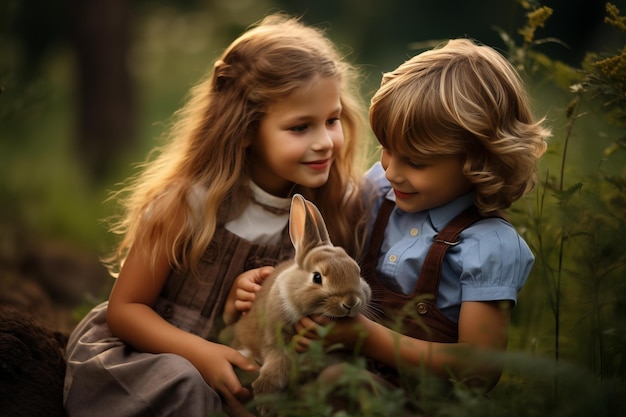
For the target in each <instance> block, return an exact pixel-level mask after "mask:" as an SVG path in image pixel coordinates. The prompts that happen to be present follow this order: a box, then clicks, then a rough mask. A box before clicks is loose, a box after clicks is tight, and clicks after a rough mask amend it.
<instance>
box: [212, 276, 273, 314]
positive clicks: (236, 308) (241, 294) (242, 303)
mask: <svg viewBox="0 0 626 417" xmlns="http://www.w3.org/2000/svg"><path fill="white" fill-rule="evenodd" d="M273 271H274V267H272V266H263V267H261V268H256V269H251V270H249V271H246V272H244V273H242V274H241V275H239V276H238V277H237V279H236V280H235V282H234V284H233V286H232V287H231V289H230V292H229V293H228V298H227V299H226V304H225V305H224V313H223V319H224V322H225V323H226V324H231V323H234V322H235V321H237V319H238V318H239V316H240V315H243V314H246V313H247V312H248V310H250V308H251V307H252V302H253V301H254V299H255V298H256V293H257V292H259V290H260V289H261V284H262V283H263V281H264V280H265V278H267V277H268V276H270V274H271V273H272V272H273Z"/></svg>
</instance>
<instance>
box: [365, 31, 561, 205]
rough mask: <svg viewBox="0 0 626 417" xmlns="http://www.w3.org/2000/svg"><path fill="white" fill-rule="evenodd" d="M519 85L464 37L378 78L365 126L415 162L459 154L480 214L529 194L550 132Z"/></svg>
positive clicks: (506, 66)
mask: <svg viewBox="0 0 626 417" xmlns="http://www.w3.org/2000/svg"><path fill="white" fill-rule="evenodd" d="M543 122H544V119H541V120H535V118H534V116H533V114H532V111H531V107H530V101H529V98H528V95H527V92H526V89H525V86H524V83H523V81H522V79H521V78H520V76H519V74H518V73H517V71H516V70H515V69H514V68H513V66H512V65H511V64H510V63H509V62H508V61H507V60H506V59H505V58H504V57H503V56H502V55H500V54H499V53H498V52H497V51H495V50H494V49H492V48H490V47H488V46H484V45H478V44H476V43H474V42H472V41H470V40H468V39H455V40H451V41H449V42H448V43H447V44H445V46H443V47H440V48H436V49H433V50H430V51H426V52H423V53H421V54H419V55H416V56H414V57H413V58H411V59H409V60H408V61H406V62H404V63H403V64H402V65H400V66H399V67H398V68H397V69H395V70H394V71H392V72H389V73H386V74H385V75H384V76H383V80H382V83H381V87H380V88H379V90H378V91H377V92H376V94H375V95H374V97H373V98H372V103H371V106H370V124H371V126H372V129H373V131H374V133H375V134H376V137H377V138H378V141H379V142H380V143H381V145H382V146H384V147H387V148H389V149H391V150H393V151H397V152H399V153H402V154H403V155H406V156H407V157H408V158H410V157H411V156H414V157H418V158H428V157H441V156H458V157H461V158H463V159H464V161H465V164H464V167H463V172H464V174H465V176H466V177H467V178H468V179H469V181H470V182H471V183H472V184H473V185H474V188H475V190H476V197H475V204H476V206H477V207H478V209H479V210H480V212H481V213H482V214H490V213H497V212H498V211H500V210H502V209H505V208H508V207H509V206H510V205H511V204H512V203H513V202H514V201H516V200H517V199H519V198H520V197H521V196H522V195H524V194H525V193H527V192H529V191H530V190H531V189H532V188H533V186H534V185H535V182H536V169H537V160H538V159H539V158H540V157H541V156H542V155H543V153H544V152H545V150H546V146H547V144H546V138H547V137H548V136H549V135H550V131H549V129H547V128H546V127H544V126H543Z"/></svg>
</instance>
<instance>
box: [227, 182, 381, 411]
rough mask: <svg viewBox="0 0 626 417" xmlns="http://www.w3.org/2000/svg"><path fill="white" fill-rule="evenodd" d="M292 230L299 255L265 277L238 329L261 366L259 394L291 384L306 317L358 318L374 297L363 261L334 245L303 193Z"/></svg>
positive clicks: (240, 341)
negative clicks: (299, 329)
mask: <svg viewBox="0 0 626 417" xmlns="http://www.w3.org/2000/svg"><path fill="white" fill-rule="evenodd" d="M289 234H290V237H291V241H292V243H293V245H294V248H295V257H294V259H292V260H289V261H286V262H283V263H282V264H280V265H278V266H277V267H276V269H275V271H274V272H273V273H272V274H271V275H270V276H269V277H267V278H266V279H265V281H264V282H263V285H262V286H261V290H260V291H259V292H258V293H257V295H256V299H255V301H254V303H253V305H252V308H251V309H250V310H249V311H248V313H247V314H246V315H244V316H243V317H242V318H241V319H240V320H239V321H238V322H237V323H236V324H235V327H234V339H233V346H234V347H235V348H236V349H239V350H241V351H242V352H244V353H245V354H247V356H249V357H250V358H252V359H254V360H256V361H257V362H258V363H260V364H261V369H260V372H259V376H258V378H257V379H256V380H255V381H254V382H253V383H252V389H253V392H254V395H255V396H258V395H261V394H271V393H276V392H279V391H281V390H283V389H284V388H285V387H286V385H287V382H288V378H289V372H290V369H291V361H290V359H289V357H288V354H287V352H286V351H285V346H287V345H288V344H289V342H290V340H291V338H292V337H293V336H294V335H295V330H294V325H295V324H296V323H297V322H298V321H299V320H300V319H301V318H303V317H305V316H310V315H324V316H328V317H347V316H350V317H353V316H356V315H357V314H359V313H361V312H363V311H365V309H366V307H367V306H368V304H369V301H370V299H371V290H370V287H369V285H368V284H367V283H366V282H365V280H364V279H363V278H362V277H361V270H360V268H359V266H358V264H357V262H356V261H355V260H354V259H352V258H351V257H350V256H349V255H348V254H347V253H346V252H345V250H343V249H342V248H340V247H337V246H333V244H332V243H331V241H330V239H329V236H328V231H327V229H326V225H325V223H324V220H323V218H322V215H321V213H320V212H319V210H318V209H317V207H316V206H315V205H314V204H313V203H311V202H310V201H307V200H306V199H304V197H302V196H301V195H300V194H296V195H294V196H293V198H292V201H291V209H290V214H289ZM279 337H280V339H281V340H279V339H278V338H279ZM262 414H263V413H262Z"/></svg>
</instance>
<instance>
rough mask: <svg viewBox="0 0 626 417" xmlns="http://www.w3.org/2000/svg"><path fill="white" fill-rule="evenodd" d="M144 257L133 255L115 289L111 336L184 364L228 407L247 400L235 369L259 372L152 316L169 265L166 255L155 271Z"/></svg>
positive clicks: (233, 355) (141, 253) (228, 351)
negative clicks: (179, 359) (171, 355)
mask: <svg viewBox="0 0 626 417" xmlns="http://www.w3.org/2000/svg"><path fill="white" fill-rule="evenodd" d="M146 252H147V251H139V250H135V249H132V250H131V251H130V253H129V254H128V257H127V258H126V261H125V263H124V265H123V267H122V270H121V271H120V275H119V277H118V279H117V280H116V282H115V284H114V286H113V289H112V291H111V295H110V297H109V306H108V310H107V322H108V324H109V327H110V329H111V331H112V332H113V334H114V335H116V336H117V337H119V338H120V339H122V340H123V341H125V342H126V343H128V344H129V345H131V346H133V347H135V348H136V349H138V350H140V351H143V352H152V353H175V354H177V355H180V356H182V357H184V358H186V359H187V360H189V361H190V362H191V363H192V364H193V365H194V366H195V367H196V368H197V369H198V370H199V371H200V373H201V374H202V376H203V377H204V379H205V380H206V382H207V383H208V384H209V385H210V386H211V387H213V388H214V389H215V390H217V391H218V392H220V393H221V394H223V395H224V396H225V397H226V399H227V402H229V400H230V401H233V400H234V399H235V398H240V399H241V400H244V399H246V397H247V396H248V394H249V393H248V392H247V390H246V389H245V388H243V387H242V386H241V383H240V382H239V380H238V378H237V376H236V375H235V372H234V371H233V365H234V366H237V367H239V368H242V369H244V370H247V371H256V370H257V366H256V365H255V364H254V363H252V362H251V361H250V360H248V359H247V358H245V357H244V356H243V355H241V354H240V353H239V352H237V351H236V350H234V349H232V348H230V347H228V346H224V345H220V344H217V343H212V342H209V341H207V340H205V339H203V338H201V337H199V336H196V335H193V334H191V333H188V332H186V331H183V330H181V329H178V328H177V327H175V326H173V325H172V324H170V323H168V322H167V321H166V320H164V319H163V318H162V317H161V316H159V315H158V314H157V313H156V312H155V311H154V310H153V308H152V306H153V305H154V304H155V303H156V300H157V297H158V296H159V294H160V292H161V289H162V288H163V285H164V283H165V280H166V278H167V276H168V275H169V273H170V265H169V261H168V258H167V255H166V254H165V252H163V253H161V254H160V255H158V256H157V258H156V261H155V263H154V268H152V267H151V266H150V265H151V262H150V255H149V254H147V253H146Z"/></svg>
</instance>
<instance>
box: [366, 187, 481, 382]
mask: <svg viewBox="0 0 626 417" xmlns="http://www.w3.org/2000/svg"><path fill="white" fill-rule="evenodd" d="M394 206H395V205H394V203H393V202H392V201H389V200H387V199H385V200H384V201H383V203H382V205H381V208H380V210H379V212H378V216H377V218H376V223H375V224H374V228H373V230H372V236H371V241H370V248H369V251H368V253H367V254H366V256H365V259H364V261H363V268H362V270H363V277H364V278H365V280H366V281H367V282H368V284H369V285H370V287H371V288H372V303H373V304H374V306H375V308H376V311H377V312H378V311H382V312H383V313H384V317H382V324H384V325H386V326H387V327H389V328H392V329H394V330H396V331H398V332H400V333H402V334H404V335H407V336H410V337H413V338H416V339H421V340H427V341H431V342H441V343H456V342H458V339H459V332H458V324H457V323H454V322H453V321H452V320H450V319H449V318H447V317H446V316H444V315H443V313H442V312H441V311H440V310H439V308H438V307H437V304H436V301H437V295H438V293H439V281H440V278H441V267H442V264H443V260H444V257H445V254H446V251H447V250H448V248H449V247H450V246H454V245H457V244H458V243H459V234H460V233H461V231H463V230H464V229H465V228H467V227H468V226H470V225H471V224H473V223H475V222H476V221H478V220H480V219H482V218H483V217H482V216H481V215H480V214H478V211H477V210H476V208H475V207H474V206H471V207H469V208H468V209H466V210H465V211H463V212H461V213H460V214H459V215H458V216H457V217H455V218H454V219H452V220H451V221H450V222H449V223H448V224H447V225H446V226H445V227H444V228H443V230H441V232H440V233H439V234H438V235H437V236H435V239H434V241H433V244H432V246H431V247H430V249H429V251H428V254H427V255H426V259H425V261H424V265H423V266H422V270H421V272H420V275H419V279H418V280H417V284H416V285H415V289H414V290H413V293H411V294H403V293H400V292H396V291H393V290H391V289H390V288H388V287H387V286H386V285H384V284H383V283H381V282H380V280H379V279H378V277H377V276H376V264H377V261H378V254H379V251H380V247H381V244H382V241H383V237H384V233H385V228H386V226H387V222H388V221H389V216H390V214H391V212H392V210H393V208H394ZM398 325H399V326H400V327H399V328H398ZM374 369H375V370H376V371H377V373H379V374H381V376H383V377H385V378H387V379H389V380H390V381H393V382H397V372H396V371H395V370H393V369H391V368H389V367H386V366H384V365H382V364H378V363H377V364H374Z"/></svg>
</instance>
